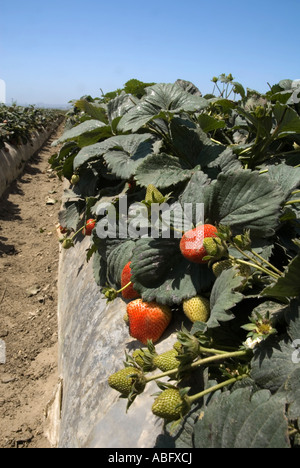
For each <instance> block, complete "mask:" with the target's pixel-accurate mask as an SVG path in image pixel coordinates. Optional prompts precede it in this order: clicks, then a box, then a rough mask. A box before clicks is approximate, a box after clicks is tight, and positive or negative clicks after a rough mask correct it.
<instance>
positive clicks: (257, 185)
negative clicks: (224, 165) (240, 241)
mask: <svg viewBox="0 0 300 468" xmlns="http://www.w3.org/2000/svg"><path fill="white" fill-rule="evenodd" d="M204 195H205V218H208V219H209V220H210V222H211V223H212V224H215V223H216V224H223V225H227V226H230V227H231V229H232V231H233V232H236V231H237V233H241V232H243V230H244V229H250V231H251V233H250V235H251V236H253V237H262V238H264V237H269V236H272V235H273V234H274V232H275V229H276V228H277V226H278V225H279V217H280V215H281V204H282V203H283V202H284V194H283V192H282V191H281V190H280V188H279V187H278V186H277V184H275V182H272V181H270V179H269V178H268V176H263V175H259V173H258V172H254V171H253V172H251V171H250V170H243V171H237V172H236V171H235V172H233V171H228V172H226V173H221V174H219V176H218V179H217V180H216V181H213V183H211V184H210V185H209V186H208V187H206V188H205V192H204Z"/></svg>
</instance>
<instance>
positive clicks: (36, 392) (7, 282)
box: [0, 125, 63, 448]
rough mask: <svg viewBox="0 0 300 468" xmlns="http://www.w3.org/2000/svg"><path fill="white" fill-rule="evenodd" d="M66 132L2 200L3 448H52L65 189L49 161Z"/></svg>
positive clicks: (0, 396)
mask: <svg viewBox="0 0 300 468" xmlns="http://www.w3.org/2000/svg"><path fill="white" fill-rule="evenodd" d="M62 131H63V125H60V126H59V127H58V129H57V130H56V131H55V132H54V133H53V134H52V135H51V137H50V138H49V139H48V140H47V141H46V143H45V144H44V145H43V147H42V148H41V150H40V151H38V152H37V153H36V154H35V155H34V156H33V157H32V159H31V160H30V161H29V162H28V163H27V165H26V167H25V170H24V172H23V174H22V175H21V176H20V177H19V178H18V179H17V180H16V181H15V182H13V183H12V185H11V186H10V188H9V189H8V190H7V191H6V193H5V194H4V195H3V196H2V198H1V199H0V351H1V349H2V353H0V358H1V355H2V363H1V359H0V448H20V447H28V448H49V447H50V444H49V441H48V440H47V438H46V437H45V435H44V410H45V407H46V404H47V402H48V401H49V400H50V398H51V396H52V393H53V390H54V387H55V384H56V382H57V378H58V376H57V271H58V255H59V243H58V237H57V231H56V227H57V223H58V211H59V209H60V200H61V195H62V190H63V188H62V183H61V181H59V179H58V178H57V177H56V176H55V174H54V173H53V172H52V171H51V169H50V166H49V163H48V160H49V157H50V156H51V155H52V154H53V153H55V152H56V151H57V148H54V147H51V143H52V142H53V141H54V140H55V139H57V138H58V137H59V136H60V135H61V133H62ZM4 350H6V352H5V353H4Z"/></svg>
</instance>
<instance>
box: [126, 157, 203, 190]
mask: <svg viewBox="0 0 300 468" xmlns="http://www.w3.org/2000/svg"><path fill="white" fill-rule="evenodd" d="M196 171H197V168H193V169H189V168H187V165H186V164H185V162H184V161H183V160H182V159H179V158H177V157H176V156H171V155H169V154H165V153H160V154H151V155H150V156H148V157H147V158H146V159H145V160H144V161H143V162H142V163H141V164H140V165H139V167H138V168H137V171H136V175H135V179H136V181H137V182H138V183H139V184H140V185H142V186H143V187H147V185H149V184H153V185H155V187H157V188H160V189H163V188H167V187H170V186H171V185H175V184H178V183H179V182H182V181H183V180H186V179H189V178H190V177H191V176H192V175H193V173H194V172H196Z"/></svg>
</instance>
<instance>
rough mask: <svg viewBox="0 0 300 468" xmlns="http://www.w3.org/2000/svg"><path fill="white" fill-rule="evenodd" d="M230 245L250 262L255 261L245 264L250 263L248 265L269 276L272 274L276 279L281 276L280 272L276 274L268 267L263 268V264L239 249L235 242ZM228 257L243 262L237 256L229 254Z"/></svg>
mask: <svg viewBox="0 0 300 468" xmlns="http://www.w3.org/2000/svg"><path fill="white" fill-rule="evenodd" d="M232 245H233V247H234V248H235V249H236V250H237V251H238V252H240V253H241V254H242V255H243V256H244V257H246V258H248V259H249V260H250V261H251V262H255V264H253V263H252V264H249V263H248V262H246V265H250V266H252V267H254V268H257V269H258V270H261V271H263V272H264V273H266V274H267V275H270V276H272V277H273V278H276V279H278V278H279V276H281V273H280V275H278V274H277V273H273V272H272V271H270V270H269V269H268V268H265V267H264V266H263V265H261V263H258V261H257V260H255V259H254V258H252V257H250V255H248V254H246V253H245V251H244V250H241V249H240V248H239V247H238V246H237V245H236V244H234V243H233V244H232ZM229 258H231V260H234V261H236V262H239V263H245V262H244V261H243V260H240V259H239V258H235V257H232V256H231V255H229Z"/></svg>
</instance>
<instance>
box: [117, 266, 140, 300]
mask: <svg viewBox="0 0 300 468" xmlns="http://www.w3.org/2000/svg"><path fill="white" fill-rule="evenodd" d="M130 264H131V262H128V263H127V264H126V265H125V267H124V268H123V271H122V274H121V289H122V288H124V287H125V286H126V285H127V284H128V283H130V282H131V268H130ZM122 296H123V297H124V299H136V298H138V297H139V293H138V292H137V291H136V290H135V289H134V287H133V284H132V283H130V284H129V286H127V287H126V288H125V289H123V291H122Z"/></svg>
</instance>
